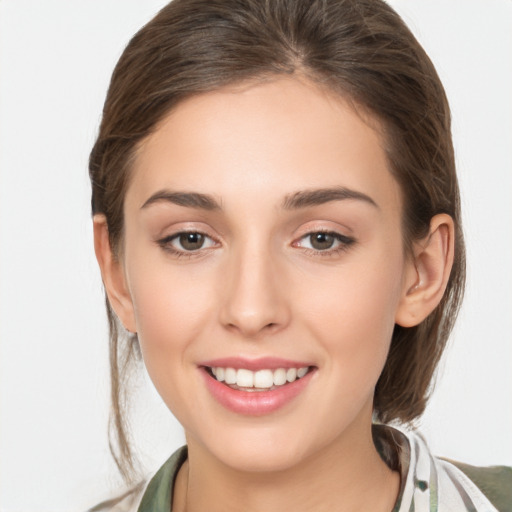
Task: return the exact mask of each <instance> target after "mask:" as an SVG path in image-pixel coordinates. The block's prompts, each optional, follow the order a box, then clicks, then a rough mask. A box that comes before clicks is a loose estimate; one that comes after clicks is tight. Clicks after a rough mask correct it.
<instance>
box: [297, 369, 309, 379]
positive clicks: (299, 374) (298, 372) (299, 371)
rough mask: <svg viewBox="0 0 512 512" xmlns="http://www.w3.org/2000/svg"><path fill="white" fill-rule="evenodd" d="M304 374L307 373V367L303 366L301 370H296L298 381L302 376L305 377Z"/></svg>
mask: <svg viewBox="0 0 512 512" xmlns="http://www.w3.org/2000/svg"><path fill="white" fill-rule="evenodd" d="M306 373H308V367H307V366H304V367H303V368H299V369H298V370H297V377H298V378H299V379H300V378H302V377H304V375H306Z"/></svg>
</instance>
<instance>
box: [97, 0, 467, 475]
mask: <svg viewBox="0 0 512 512" xmlns="http://www.w3.org/2000/svg"><path fill="white" fill-rule="evenodd" d="M279 76H289V77H293V76H297V77H300V78H301V79H305V80H308V81H310V82H311V83H314V84H317V85H318V86H319V87H323V88H326V89H328V90H330V91H331V92H333V93H335V94H338V95H340V96H341V97H343V98H344V99H345V100H348V101H350V102H351V104H352V105H353V106H354V108H355V109H356V110H357V111H359V112H361V113H364V115H365V116H366V117H368V118H370V119H374V120H375V121H376V123H375V124H376V125H378V126H379V129H380V132H381V137H382V141H383V146H384V148H385V151H386V154H387V158H388V161H389V170H390V172H391V173H392V175H393V176H394V177H395V179H396V180H397V182H398V183H399V185H400V188H401V193H402V197H403V205H404V206H403V217H402V219H403V237H404V251H406V252H408V251H409V250H410V247H411V243H412V242H413V241H414V240H418V239H420V238H422V237H424V236H426V235H427V234H428V231H429V224H430V220H431V218H432V217H433V216H434V215H436V214H438V213H446V214H448V215H450V216H451V217H452V218H453V221H454V225H455V261H454V265H453V268H452V271H451V275H450V279H449V282H448V286H447V289H446V292H445V295H444V297H443V299H442V301H441V303H440V304H439V306H438V307H437V308H436V309H435V310H434V311H433V312H432V313H431V314H430V315H429V317H428V318H427V319H426V320H424V321H423V322H422V323H421V324H420V325H418V326H416V327H410V328H404V327H401V326H398V325H397V326H395V330H394V333H393V338H392V342H391V348H390V352H389V355H388V359H387V362H386V365H385V367H384V370H383V372H382V374H381V377H380V379H379V381H378V383H377V387H376V390H375V398H374V412H375V417H376V418H377V419H378V420H380V421H383V422H388V421H391V420H398V421H401V422H411V421H413V420H414V419H415V418H417V417H418V416H419V415H421V414H422V412H423V410H424V409H425V405H426V402H427V400H428V396H429V391H430V389H431V382H432V377H433V374H434V372H435V369H436V366H437V364H438V361H439V358H440V357H441V354H442V352H443V350H444V347H445V344H446V341H447V338H448V335H449V333H450V331H451V329H452V326H453V323H454V321H455V317H456V314H457V311H458V308H459V305H460V302H461V299H462V295H463V289H464V276H465V257H464V243H463V237H462V229H461V217H460V201H459V191H458V184H457V177H456V173H455V163H454V154H453V147H452V140H451V133H450V111H449V107H448V102H447V99H446V95H445V92H444V89H443V87H442V84H441V82H440V80H439V77H438V75H437V73H436V71H435V69H434V66H433V65H432V63H431V61H430V59H429V58H428V56H427V55H426V53H425V52H424V50H423V49H422V47H421V46H420V44H419V43H418V42H417V41H416V39H415V38H414V36H413V35H412V33H411V32H410V30H409V29H408V28H407V26H406V25H405V24H404V22H403V21H402V19H401V18H400V17H399V16H398V14H397V13H396V12H394V11H393V9H392V8H391V7H389V6H388V5H387V4H386V3H385V2H384V1H381V0H174V1H173V2H171V3H170V4H168V5H167V6H166V7H164V8H163V9H162V10H161V11H160V12H159V13H158V14H157V15H156V16H155V18H153V20H151V21H150V22H149V23H148V24H147V25H145V26H144V27H143V28H142V29H141V30H140V31H139V32H138V33H137V34H136V35H135V36H134V37H133V38H132V40H131V41H130V42H129V44H128V46H127V47H126V49H125V50H124V52H123V54H122V56H121V58H120V59H119V62H118V64H117V66H116V68H115V70H114V73H113V76H112V80H111V83H110V87H109V90H108V94H107V98H106V101H105V106H104V110H103V118H102V122H101V126H100V131H99V135H98V138H97V141H96V143H95V145H94V147H93V149H92V152H91V155H90V163H89V173H90V178H91V183H92V212H93V214H104V215H105V217H106V221H107V226H108V232H109V240H110V244H111V247H112V251H113V253H114V255H115V257H117V258H122V253H123V203H124V198H125V195H126V191H127V189H128V187H129V185H130V176H131V173H132V163H133V160H134V157H135V155H136V153H137V148H138V147H139V145H140V144H141V142H142V141H144V139H145V138H146V137H148V136H149V135H150V134H151V133H152V132H154V131H155V130H156V129H157V127H158V125H159V123H160V121H162V120H163V119H164V118H165V116H167V115H168V114H169V113H170V112H171V111H172V109H173V108H174V107H176V105H178V104H179V103H180V102H181V101H183V100H184V99H186V98H189V97H191V96H194V95H199V94H202V93H206V92H210V91H215V90H218V89H220V88H223V87H226V86H228V85H236V84H250V83H251V82H254V83H257V82H258V81H264V80H272V79H273V78H275V77H279ZM107 313H108V317H109V325H110V362H111V383H112V420H113V423H112V424H113V425H114V427H115V428H114V438H113V439H114V440H115V441H116V444H117V445H118V448H115V447H114V446H113V445H112V453H113V455H114V458H115V459H116V462H117V464H118V466H119V468H120V469H121V472H122V473H123V475H124V476H125V478H126V479H129V477H130V474H131V471H132V469H133V456H132V451H131V449H130V447H129V443H128V439H127V435H126V425H125V422H124V416H123V410H122V409H123V407H122V404H123V402H124V401H125V400H126V396H127V395H126V392H125V391H124V389H125V388H124V387H123V386H124V380H126V375H127V371H128V368H129V366H130V360H131V359H133V358H134V356H136V355H137V354H138V353H139V352H138V346H137V340H136V336H135V337H133V336H131V337H130V336H128V337H126V336H124V337H123V333H122V329H121V330H120V328H119V325H118V321H117V319H116V317H115V313H114V312H113V310H112V308H111V306H110V305H109V303H108V300H107ZM176 321H179V319H176ZM127 339H128V340H130V339H131V340H132V341H131V342H130V341H127Z"/></svg>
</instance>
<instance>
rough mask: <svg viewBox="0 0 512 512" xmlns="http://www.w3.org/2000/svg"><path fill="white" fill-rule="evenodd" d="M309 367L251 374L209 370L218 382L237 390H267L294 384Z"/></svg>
mask: <svg viewBox="0 0 512 512" xmlns="http://www.w3.org/2000/svg"><path fill="white" fill-rule="evenodd" d="M308 370H309V366H304V367H302V368H277V369H276V370H258V371H256V372H253V371H251V370H247V369H246V368H239V369H238V370H235V369H234V368H222V367H220V366H218V367H215V368H211V372H212V374H213V376H214V377H215V378H216V379H217V380H218V381H219V382H225V383H226V384H229V385H236V386H237V387H239V388H246V389H248V388H255V389H254V390H255V391H256V390H269V389H272V388H273V387H274V386H283V385H284V384H286V383H287V382H294V381H295V380H297V379H300V378H302V377H304V375H306V373H308Z"/></svg>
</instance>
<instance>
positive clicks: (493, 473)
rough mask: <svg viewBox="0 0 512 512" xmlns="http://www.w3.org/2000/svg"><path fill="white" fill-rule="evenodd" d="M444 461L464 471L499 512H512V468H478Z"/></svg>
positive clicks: (452, 461) (447, 460)
mask: <svg viewBox="0 0 512 512" xmlns="http://www.w3.org/2000/svg"><path fill="white" fill-rule="evenodd" d="M443 460H445V461H446V462H448V463H450V464H452V465H453V466H455V467H456V468H458V469H459V470H460V471H462V473H464V474H465V475H466V476H467V477H468V478H469V479H470V480H471V481H472V482H473V483H474V484H475V485H476V486H477V487H478V488H479V489H480V491H482V493H483V494H484V495H485V496H486V497H487V498H488V500H489V501H490V502H491V503H492V504H493V505H494V506H495V507H496V508H497V509H498V511H499V512H512V467H507V466H489V467H477V466H472V465H470V464H465V463H463V462H457V461H454V460H449V459H443Z"/></svg>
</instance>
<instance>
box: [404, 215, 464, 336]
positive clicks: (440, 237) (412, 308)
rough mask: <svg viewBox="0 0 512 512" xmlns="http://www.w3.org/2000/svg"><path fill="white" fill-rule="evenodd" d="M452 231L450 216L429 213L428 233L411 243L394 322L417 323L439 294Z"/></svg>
mask: <svg viewBox="0 0 512 512" xmlns="http://www.w3.org/2000/svg"><path fill="white" fill-rule="evenodd" d="M454 233H455V228H454V225H453V219H452V218H451V217H450V216H449V215H446V214H444V213H443V214H439V215H435V216H434V217H432V220H431V221H430V231H429V234H428V235H427V236H426V237H425V238H424V239H422V240H419V241H417V242H415V243H414V246H413V255H412V256H411V259H410V261H408V262H407V264H406V265H407V266H408V268H407V269H406V272H405V279H404V286H403V291H402V298H401V300H400V303H399V305H398V309H397V313H396V317H395V323H397V324H398V325H401V326H402V327H414V326H416V325H418V324H420V323H421V322H422V321H423V320H424V319H425V318H426V317H427V316H428V315H429V314H430V313H432V311H433V310H434V309H435V308H436V306H437V305H438V304H439V302H440V301H441V299H442V298H443V295H444V292H445V290H446V285H447V283H448V278H449V277H450V271H451V269H452V265H453V255H454V238H455V235H454Z"/></svg>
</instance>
